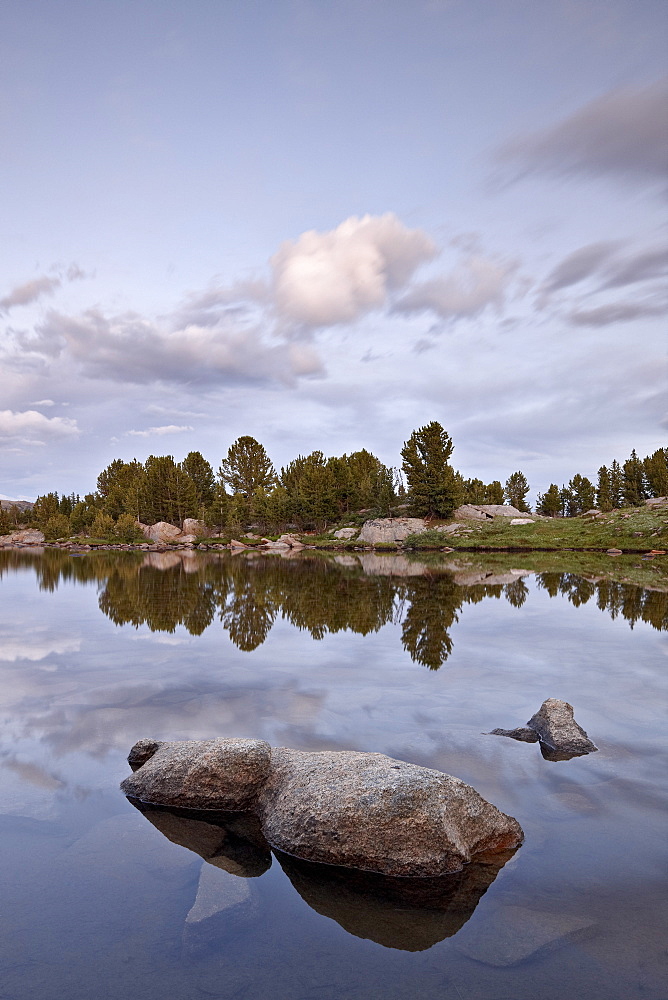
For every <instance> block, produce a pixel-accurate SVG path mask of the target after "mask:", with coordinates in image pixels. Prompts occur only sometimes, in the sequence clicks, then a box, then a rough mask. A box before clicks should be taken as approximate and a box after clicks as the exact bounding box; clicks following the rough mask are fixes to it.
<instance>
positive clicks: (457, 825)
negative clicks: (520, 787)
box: [121, 739, 523, 877]
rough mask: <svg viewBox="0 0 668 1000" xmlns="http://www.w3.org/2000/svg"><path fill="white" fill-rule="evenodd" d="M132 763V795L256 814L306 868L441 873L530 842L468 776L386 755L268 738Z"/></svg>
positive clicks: (134, 754)
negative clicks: (306, 748) (274, 743)
mask: <svg viewBox="0 0 668 1000" xmlns="http://www.w3.org/2000/svg"><path fill="white" fill-rule="evenodd" d="M129 759H130V763H131V766H132V767H133V768H136V770H134V773H133V774H132V775H131V776H130V777H128V778H126V779H125V781H124V782H123V783H122V785H121V787H122V789H123V791H124V792H125V794H126V795H128V796H130V797H132V798H133V799H137V800H140V801H141V802H143V803H154V804H157V805H161V806H171V807H177V808H186V809H196V810H214V811H215V810H226V811H236V812H249V813H254V814H255V815H256V816H257V817H258V818H259V821H260V825H261V830H262V834H263V836H264V838H265V839H266V841H267V842H268V843H269V844H270V845H271V846H272V847H274V848H276V849H278V850H280V851H283V852H285V853H287V854H291V855H295V856H297V857H299V858H302V859H304V860H306V861H315V862H320V863H324V864H330V865H340V866H343V867H346V868H356V869H363V870H368V871H373V872H380V873H382V874H385V875H392V876H395V875H400V876H419V877H426V876H436V875H442V874H444V873H447V872H455V871H459V870H461V869H462V867H463V866H464V865H466V864H468V863H469V862H470V861H472V860H475V859H476V858H479V857H480V856H481V855H483V854H484V855H485V856H487V855H488V854H489V853H490V852H491V854H494V853H495V852H503V851H506V850H511V849H513V848H515V847H517V846H518V845H519V844H520V843H521V842H522V839H523V834H522V830H521V828H520V825H519V823H518V822H517V820H515V819H513V818H512V817H510V816H506V815H505V814H504V813H502V812H500V810H499V809H497V808H496V806H493V805H491V803H489V802H486V801H485V799H483V798H482V796H480V795H479V794H478V793H477V792H476V791H475V789H473V788H471V787H470V785H467V784H465V783H464V782H463V781H460V779H459V778H454V777H451V776H450V775H448V774H443V773H442V772H440V771H434V770H431V769H429V768H426V767H418V766H417V765H415V764H408V763H406V762H405V761H400V760H393V759H392V758H391V757H386V756H385V755H384V754H377V753H356V752H353V751H340V752H334V751H324V752H316V753H307V752H302V751H298V750H288V749H284V748H280V749H273V750H272V749H270V747H269V745H268V744H267V743H264V742H263V741H261V740H240V739H219V740H204V741H195V740H191V741H185V742H183V743H160V742H158V741H155V740H153V741H151V740H140V741H139V743H138V744H135V746H134V747H133V748H132V750H131V752H130V758H129ZM149 818H151V817H149ZM152 821H154V820H153V819H152Z"/></svg>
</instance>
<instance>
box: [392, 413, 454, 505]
mask: <svg viewBox="0 0 668 1000" xmlns="http://www.w3.org/2000/svg"><path fill="white" fill-rule="evenodd" d="M453 447H454V446H453V443H452V439H451V437H450V435H449V434H448V433H447V431H445V430H444V429H443V428H442V427H441V425H440V424H439V423H437V422H436V421H435V420H433V421H432V422H431V423H430V424H426V425H425V426H424V427H420V428H419V430H417V431H413V433H412V434H411V436H410V438H409V439H408V441H406V442H405V444H404V446H403V448H402V449H401V457H402V459H403V463H402V469H403V471H404V473H405V475H406V479H407V481H408V495H409V500H410V506H411V509H412V510H413V512H414V513H415V514H417V515H418V516H429V515H432V516H437V517H449V516H450V514H452V512H453V510H454V509H455V507H456V506H457V505H458V502H459V499H460V497H459V495H458V491H457V484H456V480H455V474H454V470H453V469H452V467H451V466H450V465H449V464H448V459H449V458H450V455H451V454H452V450H453Z"/></svg>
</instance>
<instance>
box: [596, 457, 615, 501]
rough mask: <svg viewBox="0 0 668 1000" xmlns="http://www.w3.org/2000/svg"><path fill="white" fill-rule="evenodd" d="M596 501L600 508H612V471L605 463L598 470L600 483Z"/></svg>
mask: <svg viewBox="0 0 668 1000" xmlns="http://www.w3.org/2000/svg"><path fill="white" fill-rule="evenodd" d="M596 503H597V506H598V508H599V510H605V511H608V510H612V491H611V489H610V472H609V471H608V469H607V468H606V466H605V465H602V466H601V468H600V469H599V470H598V485H597V488H596Z"/></svg>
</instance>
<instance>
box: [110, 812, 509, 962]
mask: <svg viewBox="0 0 668 1000" xmlns="http://www.w3.org/2000/svg"><path fill="white" fill-rule="evenodd" d="M128 801H129V802H131V803H132V805H134V806H135V807H136V808H137V809H138V810H139V811H140V812H141V813H142V814H143V815H144V816H145V817H146V819H147V820H149V822H150V823H152V824H153V826H155V827H156V829H158V830H159V831H160V832H161V833H162V834H164V836H165V837H167V839H168V840H171V841H172V843H175V844H179V845H180V846H182V847H186V848H188V849H189V850H191V851H193V852H194V853H195V854H198V855H199V856H200V857H201V858H203V859H204V860H205V861H206V862H208V863H209V864H211V865H215V866H216V867H218V868H222V869H224V870H225V871H226V872H229V873H230V874H232V875H237V876H240V877H242V878H253V877H256V876H259V875H262V874H264V872H265V871H267V869H268V868H269V867H270V866H271V855H272V853H273V854H274V856H275V857H276V859H277V861H278V862H279V864H280V866H281V868H282V869H283V871H284V872H285V874H286V875H287V877H288V879H289V880H290V882H291V883H292V885H293V886H294V888H295V889H296V890H297V892H298V893H299V895H300V896H301V897H302V899H303V900H304V902H305V903H307V904H308V905H309V906H310V907H311V908H312V909H313V910H315V911H316V913H320V914H321V915H322V916H325V917H329V918H330V919H332V920H335V921H336V922H337V923H338V924H340V925H341V927H343V929H344V930H346V931H348V933H349V934H353V935H354V936H355V937H360V938H366V939H368V940H371V941H375V942H377V943H378V944H381V945H383V946H384V947H386V948H396V949H399V950H401V951H424V950H425V949H427V948H431V947H432V945H434V944H436V943H437V942H439V941H442V940H444V939H445V938H448V937H452V936H453V935H454V934H456V933H457V931H459V930H460V928H461V927H463V926H464V924H465V923H466V921H467V920H468V919H469V918H470V917H471V916H472V914H473V912H474V910H475V908H476V906H477V905H478V903H479V902H480V899H481V898H482V896H483V895H484V894H485V892H486V891H487V889H488V888H489V887H490V885H491V884H492V882H493V881H494V879H495V878H496V876H497V875H498V873H499V871H500V870H501V868H503V866H504V865H505V864H506V862H507V861H508V860H509V859H510V858H511V857H512V856H513V854H514V853H515V852H514V851H506V852H503V853H500V854H499V853H496V854H494V855H490V856H489V858H487V857H486V856H484V855H481V856H480V857H479V859H478V860H477V861H475V862H472V863H471V864H469V865H466V866H465V867H464V868H463V869H462V870H461V871H459V872H455V873H453V874H451V875H441V876H439V877H438V878H392V877H389V876H386V875H378V874H377V873H375V872H365V871H358V870H355V869H350V868H341V867H337V866H333V865H323V864H317V863H315V862H312V861H303V860H301V859H299V858H295V857H292V856H290V855H288V854H284V853H283V852H282V851H277V850H274V851H273V852H272V851H271V850H270V847H269V845H268V844H267V842H266V841H265V839H264V837H263V835H262V831H261V829H260V825H259V823H258V821H257V819H256V818H255V817H254V816H253V815H252V814H250V813H222V812H221V813H212V812H195V811H193V810H188V809H173V808H166V807H161V806H154V805H148V804H146V803H144V802H140V801H139V800H137V799H132V798H130V799H128Z"/></svg>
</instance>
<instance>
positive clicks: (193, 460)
mask: <svg viewBox="0 0 668 1000" xmlns="http://www.w3.org/2000/svg"><path fill="white" fill-rule="evenodd" d="M181 468H182V469H183V471H184V472H185V473H187V475H189V476H190V478H191V479H192V481H193V483H194V484H195V490H196V492H197V504H198V506H199V507H210V506H211V504H212V503H213V501H214V497H215V494H216V477H215V475H214V472H213V469H212V468H211V465H210V464H209V462H207V460H206V459H205V458H204V456H203V455H202V454H201V452H199V451H191V452H188V454H187V455H186V457H185V458H184V459H183V461H182V462H181Z"/></svg>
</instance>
